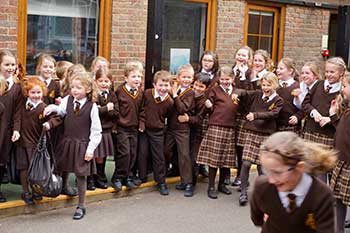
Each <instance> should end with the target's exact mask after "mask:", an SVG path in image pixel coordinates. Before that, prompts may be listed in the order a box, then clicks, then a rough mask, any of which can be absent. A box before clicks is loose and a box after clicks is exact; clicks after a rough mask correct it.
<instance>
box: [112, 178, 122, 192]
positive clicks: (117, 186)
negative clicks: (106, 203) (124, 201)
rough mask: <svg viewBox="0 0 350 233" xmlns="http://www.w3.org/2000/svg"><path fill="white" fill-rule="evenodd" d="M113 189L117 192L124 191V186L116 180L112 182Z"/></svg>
mask: <svg viewBox="0 0 350 233" xmlns="http://www.w3.org/2000/svg"><path fill="white" fill-rule="evenodd" d="M112 187H113V188H114V190H115V191H117V192H119V191H121V190H122V188H123V185H122V182H121V181H120V180H119V179H116V180H115V181H113V180H112Z"/></svg>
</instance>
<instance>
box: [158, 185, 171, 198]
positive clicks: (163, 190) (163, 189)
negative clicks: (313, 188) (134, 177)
mask: <svg viewBox="0 0 350 233" xmlns="http://www.w3.org/2000/svg"><path fill="white" fill-rule="evenodd" d="M158 190H159V193H160V195H163V196H166V195H169V190H168V186H167V185H166V184H158Z"/></svg>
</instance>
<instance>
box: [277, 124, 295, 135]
mask: <svg viewBox="0 0 350 233" xmlns="http://www.w3.org/2000/svg"><path fill="white" fill-rule="evenodd" d="M277 131H289V132H294V133H296V134H298V135H299V136H300V127H299V126H298V125H288V126H286V125H280V126H278V127H277Z"/></svg>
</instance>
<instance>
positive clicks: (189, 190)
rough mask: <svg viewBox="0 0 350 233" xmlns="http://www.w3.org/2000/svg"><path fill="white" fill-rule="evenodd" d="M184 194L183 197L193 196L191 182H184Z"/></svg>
mask: <svg viewBox="0 0 350 233" xmlns="http://www.w3.org/2000/svg"><path fill="white" fill-rule="evenodd" d="M184 196H185V197H192V196H193V185H192V184H186V187H185V193H184Z"/></svg>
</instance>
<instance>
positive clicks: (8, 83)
mask: <svg viewBox="0 0 350 233" xmlns="http://www.w3.org/2000/svg"><path fill="white" fill-rule="evenodd" d="M6 84H7V86H6V88H5V92H7V91H8V90H10V82H9V81H6Z"/></svg>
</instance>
